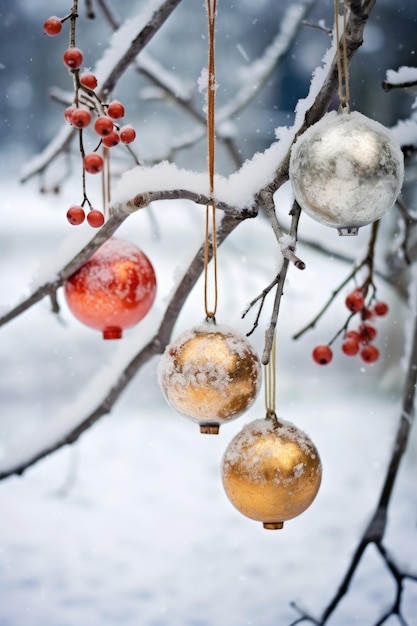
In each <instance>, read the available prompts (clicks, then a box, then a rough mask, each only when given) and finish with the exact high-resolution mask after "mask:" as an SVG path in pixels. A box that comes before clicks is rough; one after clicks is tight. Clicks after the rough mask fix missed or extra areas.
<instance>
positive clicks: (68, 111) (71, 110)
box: [64, 104, 76, 124]
mask: <svg viewBox="0 0 417 626" xmlns="http://www.w3.org/2000/svg"><path fill="white" fill-rule="evenodd" d="M75 110H76V107H75V106H74V105H73V104H71V106H69V107H67V108H66V109H65V111H64V118H65V120H66V121H67V122H68V124H72V114H73V113H74V111H75Z"/></svg>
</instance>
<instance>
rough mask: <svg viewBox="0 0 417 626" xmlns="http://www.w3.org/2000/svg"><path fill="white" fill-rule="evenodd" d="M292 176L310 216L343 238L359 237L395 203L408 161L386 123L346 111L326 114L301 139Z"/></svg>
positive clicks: (298, 197) (292, 161) (300, 201)
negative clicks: (361, 231)
mask: <svg viewBox="0 0 417 626" xmlns="http://www.w3.org/2000/svg"><path fill="white" fill-rule="evenodd" d="M289 176H290V181H291V185H292V189H293V193H294V196H295V199H296V200H297V202H298V204H299V205H300V206H301V208H302V209H303V211H305V212H306V213H307V215H309V216H310V217H312V218H313V219H314V220H316V221H317V222H320V223H321V224H325V225H326V226H331V227H334V228H337V229H338V231H339V234H341V235H356V234H357V232H358V229H359V227H361V226H365V225H366V224H370V223H371V222H374V221H376V220H378V219H380V218H381V217H382V216H383V215H384V214H385V213H386V212H387V211H388V209H390V208H391V207H392V205H393V204H394V202H395V200H396V198H397V196H398V194H399V193H400V190H401V185H402V182H403V177H404V158H403V154H402V152H401V149H400V146H399V145H398V143H397V142H396V141H395V139H394V137H393V136H392V135H391V133H390V132H389V131H388V130H387V129H386V128H385V127H384V126H382V124H379V123H378V122H375V121H374V120H371V119H369V118H367V117H366V116H364V115H362V114H361V113H358V112H357V111H353V112H352V113H350V112H348V111H347V110H346V109H342V111H341V112H339V113H337V112H336V111H332V112H330V113H327V114H326V115H325V116H324V117H323V118H322V119H321V120H320V121H319V122H317V123H316V124H314V125H313V126H311V127H310V128H309V129H307V130H306V131H305V132H304V133H303V134H302V135H301V136H300V137H299V138H298V139H297V141H296V143H295V144H294V145H293V147H292V150H291V159H290V169H289Z"/></svg>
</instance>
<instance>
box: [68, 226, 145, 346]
mask: <svg viewBox="0 0 417 626" xmlns="http://www.w3.org/2000/svg"><path fill="white" fill-rule="evenodd" d="M64 292H65V298H66V301H67V304H68V306H69V308H70V310H71V311H72V313H73V314H74V315H75V317H76V318H77V319H79V320H80V321H81V322H82V323H83V324H85V325H86V326H90V327H91V328H95V329H97V330H101V331H102V333H103V338H104V339H120V338H121V336H122V331H123V330H124V329H125V328H130V327H131V326H134V325H135V324H136V323H137V322H139V321H140V320H141V319H142V318H144V317H145V315H146V314H147V313H148V311H149V310H150V308H151V307H152V304H153V302H154V299H155V294H156V276H155V272H154V269H153V267H152V264H151V262H150V261H149V259H148V257H147V256H146V255H145V254H144V253H143V252H142V251H141V250H139V248H137V247H136V246H135V245H134V244H133V243H131V242H130V241H125V240H124V239H118V238H117V237H112V238H111V239H109V240H108V241H106V242H105V243H104V244H103V245H102V246H101V248H99V249H98V250H97V252H95V254H93V256H92V257H91V258H90V259H89V260H88V261H87V262H86V263H85V264H84V265H83V266H82V267H81V268H80V269H79V270H78V271H77V272H75V274H73V275H72V276H70V277H69V278H68V279H67V280H66V281H65V283H64Z"/></svg>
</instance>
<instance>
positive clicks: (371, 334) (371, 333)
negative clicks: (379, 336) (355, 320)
mask: <svg viewBox="0 0 417 626" xmlns="http://www.w3.org/2000/svg"><path fill="white" fill-rule="evenodd" d="M359 335H360V338H361V341H362V342H363V343H368V341H372V340H373V339H375V337H376V328H375V326H371V324H361V325H360V326H359Z"/></svg>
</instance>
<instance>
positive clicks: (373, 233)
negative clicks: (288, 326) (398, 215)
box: [293, 222, 379, 341]
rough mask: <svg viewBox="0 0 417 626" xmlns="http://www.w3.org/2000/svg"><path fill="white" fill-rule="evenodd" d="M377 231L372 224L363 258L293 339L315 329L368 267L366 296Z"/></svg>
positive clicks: (371, 275)
mask: <svg viewBox="0 0 417 626" xmlns="http://www.w3.org/2000/svg"><path fill="white" fill-rule="evenodd" d="M378 229H379V222H374V223H373V224H372V229H371V236H370V238H369V242H368V249H367V252H366V255H365V258H364V259H363V260H362V261H361V262H360V263H359V264H357V265H355V267H354V268H353V270H352V271H351V272H349V274H348V275H347V277H346V278H345V280H343V281H342V282H341V283H340V285H339V286H338V287H337V288H336V289H335V290H334V291H332V293H331V295H330V297H329V298H328V300H327V301H326V302H325V304H324V305H323V306H322V308H321V309H320V310H319V312H318V313H317V315H316V316H315V317H314V318H313V319H312V320H311V322H309V323H308V324H307V325H306V326H304V328H302V329H301V330H299V331H298V332H297V333H295V335H293V339H299V338H300V337H301V336H302V335H304V333H306V332H307V331H308V330H311V329H313V328H315V326H316V324H317V322H318V321H319V320H320V319H321V318H322V317H323V315H324V314H325V313H326V311H327V310H328V309H329V307H330V306H331V304H332V303H333V301H334V300H335V299H336V298H337V296H338V295H339V293H340V292H341V291H342V289H344V287H346V285H347V284H348V283H349V282H350V281H351V280H352V279H353V278H354V277H355V276H356V275H357V274H358V272H360V270H361V269H362V268H363V267H365V266H367V267H368V275H367V277H366V279H365V281H364V283H363V286H362V287H363V290H364V293H365V295H366V292H367V290H368V288H369V285H371V284H373V269H374V256H375V255H374V250H375V244H376V237H377V233H378ZM349 319H350V318H349ZM342 330H343V329H342ZM340 332H341V331H338V333H337V334H336V336H335V337H333V339H332V341H334V339H335V338H336V337H337V336H338V335H339V334H340Z"/></svg>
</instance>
